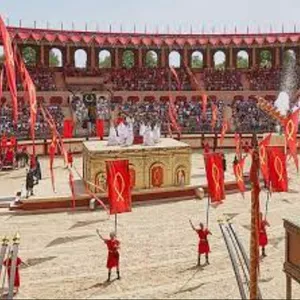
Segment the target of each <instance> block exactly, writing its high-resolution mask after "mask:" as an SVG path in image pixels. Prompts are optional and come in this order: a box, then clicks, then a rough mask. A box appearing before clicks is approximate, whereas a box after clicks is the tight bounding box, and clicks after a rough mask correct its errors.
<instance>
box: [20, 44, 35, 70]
mask: <svg viewBox="0 0 300 300" xmlns="http://www.w3.org/2000/svg"><path fill="white" fill-rule="evenodd" d="M22 57H23V60H24V63H25V65H27V66H36V65H37V53H36V49H35V48H33V47H31V46H26V47H24V48H23V49H22Z"/></svg>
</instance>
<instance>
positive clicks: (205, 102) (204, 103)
mask: <svg viewBox="0 0 300 300" xmlns="http://www.w3.org/2000/svg"><path fill="white" fill-rule="evenodd" d="M206 111H207V95H206V94H203V95H202V117H203V118H206Z"/></svg>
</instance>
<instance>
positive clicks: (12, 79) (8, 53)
mask: <svg viewBox="0 0 300 300" xmlns="http://www.w3.org/2000/svg"><path fill="white" fill-rule="evenodd" d="M0 33H1V36H2V43H3V47H4V54H5V71H6V76H7V81H8V86H9V90H10V95H11V102H12V107H13V119H14V123H15V124H16V123H17V121H18V100H17V84H16V72H15V62H14V53H13V50H12V43H11V39H10V36H9V33H8V31H7V29H6V26H5V24H4V21H3V19H2V17H1V16H0Z"/></svg>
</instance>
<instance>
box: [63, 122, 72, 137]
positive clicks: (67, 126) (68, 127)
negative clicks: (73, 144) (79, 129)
mask: <svg viewBox="0 0 300 300" xmlns="http://www.w3.org/2000/svg"><path fill="white" fill-rule="evenodd" d="M73 129H74V123H73V120H64V129H63V136H64V138H67V139H68V138H72V137H73Z"/></svg>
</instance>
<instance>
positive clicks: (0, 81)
mask: <svg viewBox="0 0 300 300" xmlns="http://www.w3.org/2000/svg"><path fill="white" fill-rule="evenodd" d="M3 71H4V68H2V69H1V74H0V101H1V99H2V95H3Z"/></svg>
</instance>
